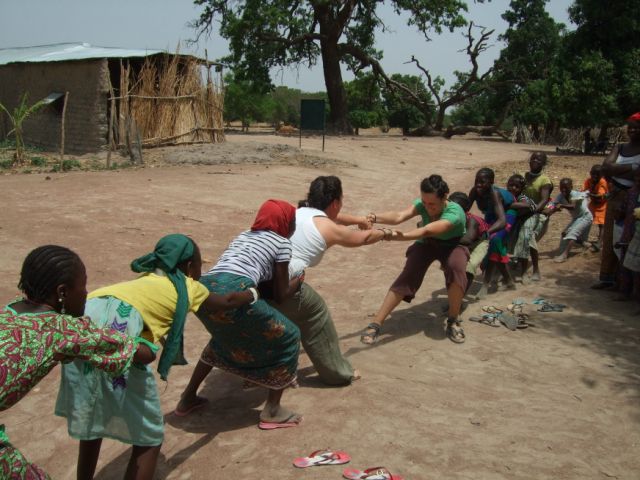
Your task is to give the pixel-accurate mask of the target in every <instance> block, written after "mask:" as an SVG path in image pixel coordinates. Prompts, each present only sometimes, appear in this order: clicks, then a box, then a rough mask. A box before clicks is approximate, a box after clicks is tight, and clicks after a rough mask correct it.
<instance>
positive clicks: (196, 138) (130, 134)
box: [109, 55, 224, 150]
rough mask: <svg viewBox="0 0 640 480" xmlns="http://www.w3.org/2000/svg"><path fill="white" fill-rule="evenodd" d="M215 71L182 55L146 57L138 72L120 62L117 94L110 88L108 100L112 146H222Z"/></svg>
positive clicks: (218, 82) (219, 89)
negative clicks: (215, 144)
mask: <svg viewBox="0 0 640 480" xmlns="http://www.w3.org/2000/svg"><path fill="white" fill-rule="evenodd" d="M212 67H213V65H212V64H210V63H208V62H204V63H203V62H202V61H201V60H198V59H196V58H193V57H189V56H180V55H162V56H155V57H148V58H146V59H145V61H144V63H143V64H142V67H141V68H138V69H135V68H133V67H132V66H131V65H130V64H129V63H128V62H125V63H122V62H121V64H120V85H119V95H117V96H116V95H115V94H114V89H113V87H112V88H111V98H110V99H109V100H110V104H111V111H112V112H113V113H112V115H113V116H112V118H111V119H110V122H109V125H110V126H109V128H110V132H109V133H110V135H109V138H110V139H111V140H110V143H111V145H110V147H111V146H113V147H117V148H122V147H124V148H127V149H129V150H131V145H132V144H135V145H137V146H138V147H154V146H163V145H175V144H181V143H217V142H222V141H224V126H223V118H222V112H223V108H224V94H223V84H222V74H221V72H211V69H212ZM116 103H117V105H116ZM114 117H117V118H114ZM110 149H111V148H110Z"/></svg>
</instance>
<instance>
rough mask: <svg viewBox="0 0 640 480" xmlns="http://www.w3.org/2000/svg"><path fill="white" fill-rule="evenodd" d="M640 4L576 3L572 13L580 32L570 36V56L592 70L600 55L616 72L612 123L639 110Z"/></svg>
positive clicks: (615, 0) (618, 0)
mask: <svg viewBox="0 0 640 480" xmlns="http://www.w3.org/2000/svg"><path fill="white" fill-rule="evenodd" d="M638 12H640V0H609V1H607V2H603V1H600V0H575V1H574V3H573V5H572V6H571V7H570V9H569V16H570V18H571V21H572V22H573V23H575V24H576V26H577V28H576V30H575V31H574V32H572V33H571V34H570V35H569V36H568V39H567V41H568V52H569V54H570V55H572V56H575V57H579V58H583V59H584V61H585V62H586V63H587V65H586V67H585V68H588V67H590V66H592V64H591V63H590V62H592V61H594V57H593V55H594V54H596V53H599V55H600V56H601V58H602V59H603V60H605V61H607V62H609V63H610V64H611V66H612V68H613V72H612V80H613V81H612V82H611V83H610V84H609V85H607V86H606V90H607V91H609V92H612V93H614V94H615V98H616V107H617V108H616V111H613V112H610V114H611V118H610V119H609V122H610V123H619V122H620V117H622V116H626V115H628V114H630V113H633V112H634V111H637V110H638V109H639V108H640V76H639V75H638V71H639V66H640V45H639V44H638V37H639V35H640V22H639V21H638Z"/></svg>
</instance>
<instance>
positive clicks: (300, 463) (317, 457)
mask: <svg viewBox="0 0 640 480" xmlns="http://www.w3.org/2000/svg"><path fill="white" fill-rule="evenodd" d="M350 461H351V457H350V456H349V454H348V453H347V452H343V451H341V450H329V449H327V450H316V451H315V452H312V453H310V454H309V456H308V457H300V458H296V459H294V460H293V465H294V466H295V467H298V468H306V467H313V466H315V465H344V464H345V463H349V462H350Z"/></svg>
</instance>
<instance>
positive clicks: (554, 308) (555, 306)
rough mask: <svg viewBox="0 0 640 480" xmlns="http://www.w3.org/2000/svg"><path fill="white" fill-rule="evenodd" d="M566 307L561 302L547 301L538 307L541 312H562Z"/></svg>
mask: <svg viewBox="0 0 640 480" xmlns="http://www.w3.org/2000/svg"><path fill="white" fill-rule="evenodd" d="M563 309H564V305H561V304H559V303H545V304H543V305H542V306H541V307H540V308H538V311H539V312H562V310H563Z"/></svg>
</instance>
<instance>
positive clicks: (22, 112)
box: [0, 93, 46, 165]
mask: <svg viewBox="0 0 640 480" xmlns="http://www.w3.org/2000/svg"><path fill="white" fill-rule="evenodd" d="M28 98H29V94H28V93H25V94H24V95H22V97H21V98H20V101H19V102H18V105H17V106H16V108H14V109H13V112H10V111H9V110H8V109H7V107H5V106H4V105H3V104H2V103H0V110H2V111H3V112H4V113H6V114H7V116H8V117H9V120H10V121H11V125H12V126H13V128H12V129H11V130H10V131H9V133H7V136H9V135H11V134H13V136H14V137H15V139H16V152H15V154H14V162H15V163H16V164H18V165H22V164H23V163H24V122H25V120H27V118H29V117H30V116H31V115H33V114H34V113H36V112H37V111H38V110H40V109H41V108H42V107H44V106H45V105H46V102H44V101H43V100H40V101H39V102H36V103H34V104H33V105H28V103H27V102H28Z"/></svg>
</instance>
